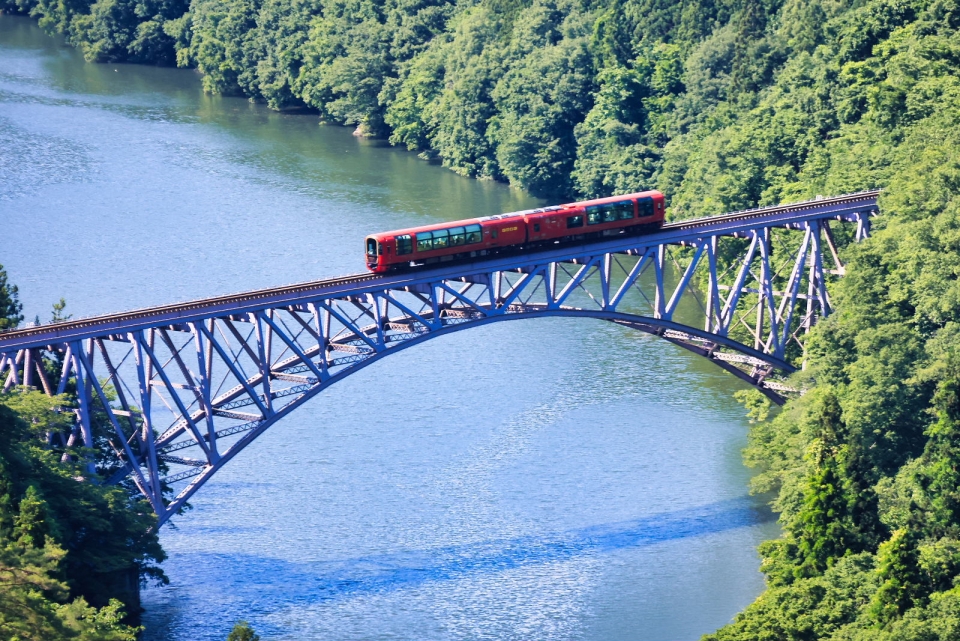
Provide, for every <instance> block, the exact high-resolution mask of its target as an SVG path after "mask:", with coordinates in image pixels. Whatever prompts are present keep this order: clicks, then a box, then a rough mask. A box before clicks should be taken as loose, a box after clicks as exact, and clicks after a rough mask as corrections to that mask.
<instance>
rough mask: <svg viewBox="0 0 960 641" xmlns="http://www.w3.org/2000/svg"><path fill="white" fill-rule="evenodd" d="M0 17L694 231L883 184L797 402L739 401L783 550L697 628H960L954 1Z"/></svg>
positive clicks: (780, 0)
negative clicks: (752, 597) (750, 422)
mask: <svg viewBox="0 0 960 641" xmlns="http://www.w3.org/2000/svg"><path fill="white" fill-rule="evenodd" d="M0 3H5V4H4V5H2V6H5V7H6V8H7V9H8V10H19V11H24V12H30V13H31V14H33V15H35V16H37V17H38V18H39V19H40V21H41V24H43V25H44V26H46V27H47V28H49V29H53V30H59V31H62V32H63V33H65V34H67V36H68V37H69V39H70V40H71V41H72V42H74V43H75V44H77V45H78V46H80V47H81V48H82V49H83V50H84V52H85V53H86V54H87V56H88V57H89V58H90V59H94V60H115V59H131V60H150V61H154V62H161V63H165V62H168V61H172V60H175V61H176V63H177V64H180V65H184V66H188V65H193V66H196V67H197V68H198V69H199V70H200V71H201V72H202V73H203V81H204V85H205V87H206V88H207V89H208V90H210V91H215V92H222V93H231V92H232V93H243V94H246V95H249V96H251V97H253V98H256V99H259V100H264V101H266V102H267V103H268V104H269V105H271V106H273V107H275V108H285V107H291V106H302V105H306V106H308V107H312V108H315V109H316V110H318V111H319V112H320V114H321V116H322V118H323V120H325V121H329V122H338V123H345V124H356V125H358V126H359V128H360V129H361V131H363V132H367V133H370V134H374V135H381V136H388V137H389V138H390V140H391V141H392V142H394V143H395V144H399V145H405V146H407V147H408V148H410V149H414V150H418V151H420V152H422V153H423V154H424V155H425V156H426V157H432V158H437V159H439V160H440V161H442V162H443V163H444V164H445V165H447V166H449V167H450V168H452V169H454V170H455V171H458V172H460V173H462V174H465V175H470V176H477V177H491V178H498V179H505V180H509V181H510V182H511V183H514V184H516V185H519V186H521V187H524V188H527V189H530V190H532V191H534V192H536V193H539V194H545V195H555V196H573V195H600V194H604V195H605V194H610V193H617V192H625V191H630V190H634V189H637V188H640V187H654V186H655V187H659V188H660V189H662V190H663V191H664V192H665V193H666V194H667V195H668V197H669V198H670V203H671V208H672V211H673V215H674V216H687V215H693V214H702V213H716V212H721V211H726V210H730V209H737V208H741V207H747V206H753V205H756V204H765V203H772V202H779V201H789V200H792V199H798V198H802V197H808V196H813V195H815V194H818V193H819V194H835V193H844V192H849V191H854V190H858V189H863V188H867V187H873V186H884V187H885V188H886V192H885V195H884V196H883V198H882V207H883V210H884V211H885V212H886V215H885V216H883V217H881V218H879V219H877V221H876V229H875V234H874V237H873V238H872V239H871V240H870V241H869V242H866V243H863V244H861V245H857V246H850V247H847V248H846V249H845V250H844V256H843V258H844V260H845V261H846V262H847V274H848V275H847V277H846V278H844V279H841V280H839V281H838V282H837V283H836V285H835V286H834V289H833V291H832V296H833V298H834V303H835V306H836V307H837V309H838V310H839V311H838V313H836V314H834V315H833V316H831V317H830V318H828V319H826V320H825V321H823V322H822V323H820V324H819V325H818V326H817V328H816V329H815V331H814V332H813V333H812V335H811V338H810V342H809V345H808V353H807V368H806V369H805V370H804V371H803V372H802V373H801V374H800V375H798V376H799V377H800V378H801V379H802V380H800V381H798V384H801V385H803V386H804V387H806V388H807V389H808V390H809V391H808V392H807V393H806V394H805V395H804V396H803V397H802V398H800V399H798V400H795V401H793V402H791V403H790V404H789V405H788V406H787V407H786V408H785V409H784V410H783V411H781V412H779V413H777V414H776V415H772V414H771V413H769V412H767V411H766V409H765V408H763V407H762V406H761V405H758V404H757V402H756V400H755V399H754V400H751V404H752V405H753V406H754V407H755V408H756V409H758V410H760V412H759V413H758V414H757V418H758V420H757V422H756V424H755V425H754V428H753V430H752V433H751V441H750V446H749V448H748V449H747V451H746V458H747V461H748V463H750V464H751V465H754V466H755V467H756V468H757V470H758V473H757V476H756V478H755V480H754V485H755V489H756V490H757V491H759V492H773V493H774V495H775V496H776V500H775V507H776V509H777V510H778V511H779V512H780V514H781V521H782V524H783V528H784V536H783V537H782V538H780V539H777V540H775V541H771V542H768V543H766V544H764V546H762V548H761V554H762V557H763V570H764V572H765V573H766V576H767V578H768V590H767V591H766V592H765V593H764V594H763V595H761V597H760V598H759V599H758V600H757V601H756V602H755V603H754V604H753V605H751V606H750V607H749V608H748V609H747V610H746V611H745V612H744V613H742V614H741V615H740V616H739V617H738V618H737V619H736V620H735V621H734V622H733V623H732V624H731V625H729V626H727V627H725V628H723V629H721V630H720V631H718V632H717V633H715V634H714V635H711V636H710V637H709V638H710V639H716V640H718V641H719V640H724V641H733V640H744V641H745V640H747V639H750V640H755V639H771V640H773V639H776V640H784V639H788V640H807V639H835V640H841V639H851V640H852V639H864V640H865V639H881V640H884V639H887V640H890V641H893V640H895V639H903V640H906V639H917V640H920V639H922V640H924V641H926V640H931V641H932V640H947V639H956V638H960V489H958V486H960V471H958V470H960V444H958V443H960V353H958V347H957V345H958V344H960V341H958V339H960V286H958V282H957V278H958V275H960V200H958V198H957V195H958V191H960V122H958V121H960V32H958V29H960V2H958V0H762V1H761V0H684V1H678V2H673V1H670V2H667V1H663V0H593V1H591V0H523V1H521V0H461V1H459V2H449V1H443V0H193V1H192V2H191V3H190V6H189V7H188V6H186V4H185V3H178V2H175V1H172V0H171V1H167V2H159V1H157V0H97V1H96V2H92V3H91V2H90V1H89V0H58V1H57V2H53V0H0ZM3 304H4V303H3V300H2V299H0V306H2V305H3ZM0 313H3V314H6V316H5V317H6V318H15V317H16V316H17V315H18V314H19V310H18V309H14V308H11V307H9V305H8V306H7V307H0ZM0 322H3V321H2V320H0ZM760 414H766V416H764V417H761V416H760Z"/></svg>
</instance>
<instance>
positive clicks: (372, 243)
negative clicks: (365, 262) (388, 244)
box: [367, 238, 377, 256]
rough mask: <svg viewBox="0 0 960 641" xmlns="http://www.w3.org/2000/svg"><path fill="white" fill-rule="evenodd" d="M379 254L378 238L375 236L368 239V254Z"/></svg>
mask: <svg viewBox="0 0 960 641" xmlns="http://www.w3.org/2000/svg"><path fill="white" fill-rule="evenodd" d="M376 255H377V240H376V239H375V238H368V239H367V256H376Z"/></svg>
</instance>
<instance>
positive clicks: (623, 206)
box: [614, 200, 633, 220]
mask: <svg viewBox="0 0 960 641" xmlns="http://www.w3.org/2000/svg"><path fill="white" fill-rule="evenodd" d="M614 207H616V208H617V218H619V219H620V220H630V219H631V218H633V201H632V200H625V201H624V202H622V203H616V204H614Z"/></svg>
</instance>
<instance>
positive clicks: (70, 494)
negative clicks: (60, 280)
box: [0, 268, 165, 641]
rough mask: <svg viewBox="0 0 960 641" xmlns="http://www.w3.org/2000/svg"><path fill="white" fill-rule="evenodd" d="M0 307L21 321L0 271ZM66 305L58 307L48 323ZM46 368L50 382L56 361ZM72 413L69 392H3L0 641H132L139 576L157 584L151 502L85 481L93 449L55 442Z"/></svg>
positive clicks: (0, 412)
mask: <svg viewBox="0 0 960 641" xmlns="http://www.w3.org/2000/svg"><path fill="white" fill-rule="evenodd" d="M2 301H6V302H5V304H6V306H7V307H6V309H7V310H12V311H10V314H9V316H16V315H19V301H18V300H17V291H16V289H15V288H13V287H12V286H11V285H10V284H9V283H8V282H7V278H6V273H5V272H4V271H3V269H2V268H0V302H2ZM63 308H64V306H63V301H61V302H60V303H59V304H58V305H57V306H55V309H54V316H56V315H58V314H60V315H62V313H63ZM44 365H45V366H46V367H47V368H48V370H47V371H48V375H49V376H50V377H54V376H56V373H57V371H58V368H57V367H56V366H55V365H56V364H55V363H52V362H49V361H47V362H45V363H44ZM54 380H55V379H54ZM74 406H75V404H74V402H73V399H72V398H71V394H69V393H67V394H64V395H61V396H53V397H51V396H47V395H46V394H44V393H42V392H38V391H34V390H28V389H25V388H17V387H14V388H12V389H11V390H9V391H7V392H0V639H3V640H7V639H10V640H12V641H13V640H16V641H60V640H67V639H77V640H83V641H133V640H134V639H135V637H136V629H135V628H132V627H130V626H129V625H127V624H126V623H125V617H126V615H128V614H134V615H136V614H139V612H138V611H137V608H138V607H139V606H138V598H137V590H138V588H139V583H140V581H141V578H152V579H155V580H160V581H162V580H164V577H163V574H162V573H161V572H160V570H159V569H158V568H157V566H156V563H158V562H160V561H162V560H163V559H164V556H165V555H164V553H163V550H162V549H161V548H160V544H159V540H158V538H157V533H156V527H155V526H156V517H155V516H154V514H153V512H152V511H151V510H150V508H149V505H147V504H146V502H144V501H141V500H135V499H131V496H132V495H131V493H130V492H129V491H128V490H127V489H124V488H120V487H116V486H105V485H102V484H99V483H97V482H96V481H97V480H99V479H97V478H91V472H90V470H89V467H88V464H87V463H86V461H85V459H87V458H88V457H90V456H91V455H92V454H93V452H85V451H83V450H82V449H78V448H69V449H67V448H64V447H62V446H61V447H57V446H55V445H54V444H53V443H54V442H55V438H54V436H55V435H58V434H60V433H69V431H70V429H71V428H72V426H73V425H74V423H75V417H74V414H73V411H72V408H73V407H74ZM100 429H101V428H99V427H98V431H99V430H100ZM95 458H96V457H95ZM96 476H98V475H97V474H96V472H94V477H96ZM91 481H93V482H91Z"/></svg>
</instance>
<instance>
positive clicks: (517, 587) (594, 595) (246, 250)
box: [0, 15, 777, 641]
mask: <svg viewBox="0 0 960 641" xmlns="http://www.w3.org/2000/svg"><path fill="white" fill-rule="evenodd" d="M538 202H539V201H535V200H534V199H532V198H531V197H529V196H528V195H526V194H524V193H522V192H519V191H517V190H514V189H511V188H509V187H507V186H505V185H502V184H497V183H493V182H485V181H475V180H470V179H466V178H461V177H459V176H456V175H455V174H453V173H452V172H449V171H447V170H445V169H443V168H441V167H438V166H434V165H431V164H429V163H427V162H425V161H423V160H420V159H418V158H417V156H416V155H415V154H412V153H408V152H406V151H402V150H397V149H393V148H390V147H387V146H385V145H384V144H383V143H380V142H377V141H370V140H362V139H357V138H355V137H353V136H352V135H351V132H350V130H349V129H345V128H340V127H328V126H319V125H318V124H317V117H316V116H315V115H310V114H280V113H275V112H271V111H269V110H267V109H266V108H264V107H262V106H260V105H256V104H252V103H250V102H248V101H246V100H244V99H241V98H221V97H211V96H205V95H204V94H203V93H202V91H201V89H200V82H199V79H198V77H197V75H196V74H195V73H194V72H192V71H187V70H176V69H163V68H154V67H147V66H136V65H118V64H109V65H94V64H86V63H84V61H83V59H82V57H81V56H80V55H79V54H78V53H77V52H76V51H74V50H73V49H71V48H69V47H67V46H66V45H65V44H64V43H63V42H62V41H60V40H58V39H56V38H51V37H48V36H46V35H44V34H43V33H42V32H41V31H40V30H39V29H38V28H37V27H36V25H35V24H34V23H33V22H32V21H31V20H28V19H26V18H21V17H11V16H3V15H0V263H2V264H3V265H4V266H5V267H6V269H7V270H8V272H9V274H10V277H11V280H12V281H13V282H15V283H16V284H18V285H19V287H20V294H21V299H22V301H23V302H24V307H25V313H26V314H27V318H28V319H31V320H32V319H33V318H34V317H35V316H39V317H40V319H41V320H42V321H44V322H46V321H47V320H49V315H50V306H51V304H52V303H53V302H55V301H57V300H59V298H60V297H61V296H63V297H65V298H66V299H67V303H68V307H67V311H68V312H71V313H73V314H74V315H76V316H81V315H90V314H97V313H102V312H112V311H119V310H124V309H129V308H133V307H141V306H146V305H154V304H161V303H169V302H173V301H181V300H186V299H190V298H196V297H200V296H209V295H214V294H223V293H229V292H234V291H242V290H246V289H252V288H256V287H264V286H270V285H279V284H283V283H290V282H297V281H304V280H311V279H316V278H322V277H329V276H336V275H341V274H348V273H355V272H357V271H361V270H362V268H363V265H362V254H361V252H362V240H363V237H364V236H365V235H366V234H367V233H369V232H371V231H377V230H386V229H392V228H397V227H403V226H409V225H414V224H421V223H430V222H436V221H442V220H452V219H456V218H461V217H468V216H475V215H483V214H492V213H497V212H501V211H508V210H514V209H521V208H525V207H529V206H531V205H534V204H537V203H538ZM737 389H741V383H739V382H738V381H736V380H735V379H734V378H733V377H731V376H730V375H728V374H725V373H723V372H722V371H721V370H719V369H717V368H715V367H714V366H713V365H711V364H709V363H707V362H705V361H702V360H700V359H698V358H697V357H695V356H693V355H691V354H689V353H686V352H683V351H681V350H680V349H679V348H677V347H674V346H672V345H670V344H667V343H665V342H663V341H659V340H657V339H654V338H652V337H649V336H645V335H640V334H637V333H634V332H631V331H630V330H628V329H624V328H620V327H618V326H614V325H610V324H606V323H603V322H600V321H592V320H579V319H578V320H571V319H540V320H528V321H525V322H522V323H503V324H499V325H496V324H495V325H488V326H484V327H480V328H477V329H474V330H471V331H468V332H462V333H458V334H454V335H451V336H448V337H445V338H442V339H438V340H435V341H431V342H428V343H426V344H424V345H422V346H419V347H417V348H415V349H411V350H406V351H404V352H401V353H399V354H397V355H396V356H393V357H391V358H388V359H385V360H384V361H382V362H380V363H378V364H377V365H375V366H373V367H369V368H366V369H364V370H362V371H361V372H359V373H357V374H355V375H354V376H352V377H350V378H348V379H346V380H345V381H343V382H342V383H339V384H338V385H336V386H334V387H332V388H331V389H329V390H327V391H325V392H323V393H322V394H321V395H320V396H319V397H317V398H316V399H314V400H313V401H311V402H310V403H308V404H307V405H306V406H304V407H303V408H301V409H299V410H297V412H296V413H294V414H293V415H292V416H290V417H289V418H287V419H284V421H283V422H281V423H279V424H278V425H276V426H275V427H273V428H271V429H270V430H269V431H268V432H266V433H265V434H264V435H263V436H262V437H260V439H259V440H258V441H257V442H256V443H254V444H253V445H252V446H251V447H249V448H247V450H245V451H244V452H242V453H241V454H240V455H239V456H238V457H237V458H236V459H235V460H234V461H232V462H231V463H230V464H229V465H228V466H226V467H225V468H224V470H223V471H222V472H220V474H219V475H218V476H217V477H215V478H214V479H213V480H212V481H211V482H210V483H208V484H207V485H206V486H205V487H204V489H202V490H201V491H200V492H199V493H198V494H197V495H196V497H195V498H194V499H193V501H192V503H193V509H192V510H191V511H189V512H187V513H186V514H184V515H182V516H179V517H176V518H174V520H173V527H170V526H166V527H165V529H164V530H163V532H162V541H163V545H164V547H165V548H166V550H167V551H168V553H169V555H170V558H169V560H168V561H167V562H166V564H165V569H166V572H167V574H168V575H169V577H170V585H169V586H167V587H153V588H149V589H146V590H145V591H144V593H143V603H144V607H145V610H146V611H145V613H144V624H145V625H146V628H147V631H146V633H145V637H144V639H145V640H146V641H207V640H209V641H222V640H223V639H225V638H226V635H227V632H228V631H229V629H230V627H231V626H232V624H233V622H234V621H236V620H237V619H247V620H249V621H250V622H251V623H252V624H253V626H254V627H255V628H256V629H257V630H258V632H259V633H260V634H261V635H262V636H263V638H264V640H265V641H279V640H284V641H303V640H316V641H346V640H367V641H372V640H377V641H381V640H382V641H386V640H393V639H410V640H418V641H424V640H474V639H498V640H509V639H516V640H528V639H537V640H554V639H556V640H561V639H564V640H567V639H570V640H573V639H576V640H583V641H677V640H686V639H696V638H698V637H699V635H701V634H703V633H706V632H709V631H711V630H713V629H715V628H717V627H719V626H720V625H723V624H724V623H725V622H727V621H729V620H730V619H731V617H733V615H734V614H735V613H736V612H737V611H738V610H740V609H742V608H743V607H744V606H745V605H747V604H748V603H749V602H750V601H751V600H752V599H753V598H755V597H756V595H757V594H758V593H759V592H760V591H761V589H762V587H763V581H762V577H761V575H760V574H759V573H758V571H757V567H758V559H757V556H756V552H755V548H756V545H757V544H758V543H759V542H760V541H761V540H763V539H765V538H770V537H772V536H775V535H776V532H777V529H776V525H775V523H773V522H772V520H771V517H770V515H769V513H768V512H767V511H766V510H765V509H763V508H762V505H761V502H760V501H758V500H757V499H754V498H750V497H748V496H747V491H746V488H747V483H748V480H749V470H747V469H746V468H744V466H743V465H742V463H741V461H740V450H741V448H742V447H743V446H744V444H745V438H746V432H747V428H748V425H747V420H746V418H745V417H744V411H743V409H742V408H741V407H740V406H739V405H738V404H737V403H736V402H735V401H734V400H733V398H732V394H733V392H734V391H736V390H737Z"/></svg>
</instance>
